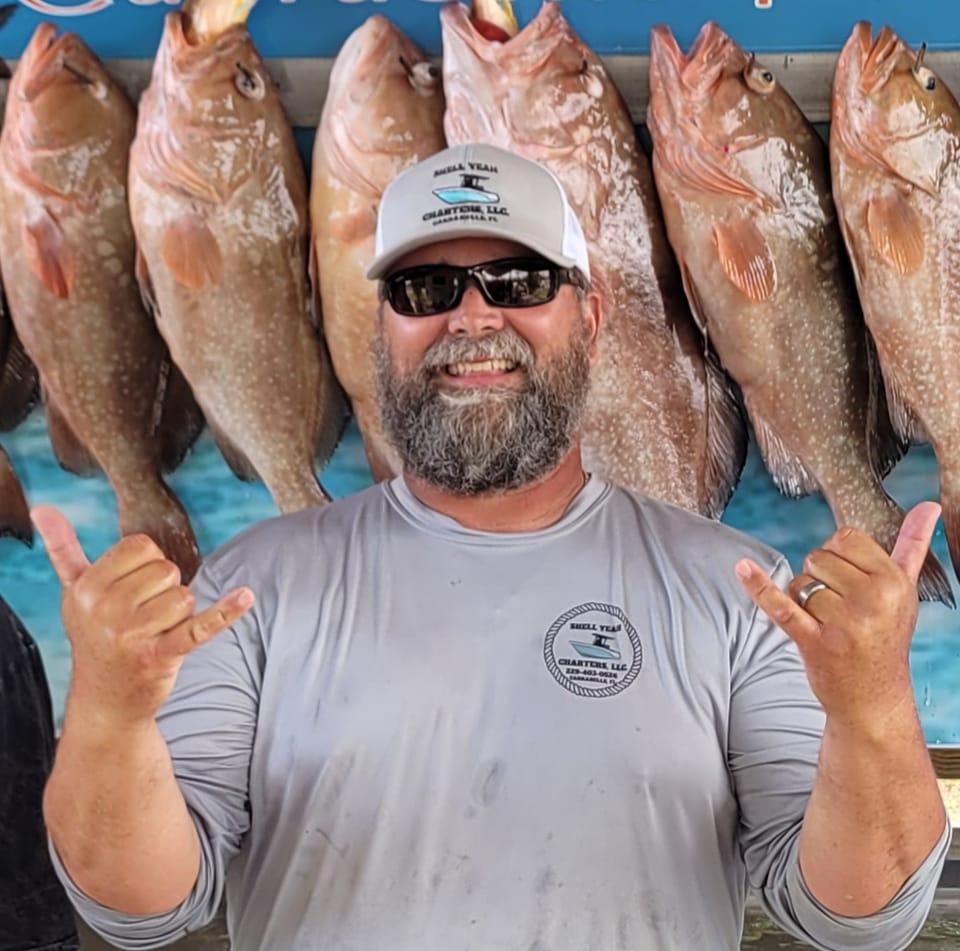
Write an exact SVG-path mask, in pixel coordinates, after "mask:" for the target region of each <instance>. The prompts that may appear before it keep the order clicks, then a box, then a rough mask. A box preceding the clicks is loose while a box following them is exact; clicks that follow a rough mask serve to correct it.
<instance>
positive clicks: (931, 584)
mask: <svg viewBox="0 0 960 951" xmlns="http://www.w3.org/2000/svg"><path fill="white" fill-rule="evenodd" d="M957 527H958V529H960V521H958V524H957ZM954 565H956V556H954ZM917 592H918V593H919V595H920V600H921V601H939V602H940V603H941V604H946V605H947V606H948V607H951V608H955V607H956V606H957V602H956V599H955V598H954V596H953V590H952V588H951V587H950V579H949V578H948V577H947V573H946V572H945V571H944V570H943V565H941V564H940V559H939V558H937V556H936V555H935V554H934V553H933V552H932V551H931V552H928V553H927V559H926V561H925V562H924V563H923V568H922V570H921V571H920V580H919V581H918V582H917Z"/></svg>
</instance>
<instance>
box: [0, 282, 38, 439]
mask: <svg viewBox="0 0 960 951" xmlns="http://www.w3.org/2000/svg"><path fill="white" fill-rule="evenodd" d="M0 306H2V307H3V308H4V313H3V316H2V317H0V319H3V320H9V317H7V316H6V301H5V300H3V301H2V302H0ZM38 402H40V382H39V378H38V376H37V368H36V367H35V366H34V364H33V361H32V360H31V359H30V357H28V356H27V352H26V350H24V349H23V343H22V342H21V340H20V337H19V336H18V335H17V331H16V329H15V328H14V326H13V324H12V323H11V324H10V327H9V336H8V338H7V352H6V354H4V357H3V365H2V366H0V431H3V432H9V431H10V430H11V429H16V427H17V426H19V425H20V423H22V422H23V421H24V420H25V419H26V418H27V416H28V415H29V414H30V411H31V410H32V409H33V408H34V407H35V406H36V405H37V403H38Z"/></svg>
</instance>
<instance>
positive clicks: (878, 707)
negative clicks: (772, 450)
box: [35, 145, 949, 951]
mask: <svg viewBox="0 0 960 951" xmlns="http://www.w3.org/2000/svg"><path fill="white" fill-rule="evenodd" d="M370 276H371V277H373V278H376V279H378V280H379V281H380V289H381V298H382V302H383V303H382V306H381V308H380V315H379V340H378V343H377V358H378V359H377V365H378V374H379V384H380V392H381V397H382V399H381V402H382V407H381V408H382V413H383V419H384V423H385V427H386V430H387V432H388V433H389V435H390V437H391V438H392V440H393V441H394V443H395V444H396V446H397V449H398V450H399V452H400V455H401V457H402V459H403V462H404V474H403V476H402V477H399V478H397V479H394V480H393V481H390V482H386V483H383V484H381V485H377V486H375V487H373V488H371V489H368V490H367V491H365V492H361V493H359V494H357V495H355V496H353V497H351V498H347V499H344V500H342V501H338V502H335V503H333V504H332V505H330V506H328V507H326V508H323V509H316V510H311V511H305V512H300V513H298V514H295V515H288V516H285V517H282V518H278V519H275V520H271V521H268V522H266V523H263V524H260V525H257V526H255V527H253V528H252V529H250V530H248V531H247V532H245V533H244V534H242V535H241V536H239V537H238V538H236V539H235V540H233V541H231V542H230V543H228V544H227V545H225V546H224V547H223V548H221V549H220V550H219V551H218V552H216V553H215V554H214V555H213V556H212V557H210V558H209V559H207V561H206V562H205V563H204V566H203V568H202V569H201V571H200V573H199V575H198V576H197V578H196V580H195V581H194V583H193V586H192V591H190V590H187V589H186V588H184V587H183V586H181V585H180V579H179V576H178V574H177V571H176V568H175V566H173V565H172V564H171V563H170V562H168V561H166V560H165V559H164V558H163V555H162V554H161V553H160V551H159V549H158V548H157V547H156V546H155V545H154V544H153V543H152V542H151V541H150V540H149V539H146V538H144V537H143V536H133V537H130V538H126V539H124V540H122V541H121V542H120V543H119V544H118V545H117V546H116V547H115V548H113V549H112V550H111V551H110V552H108V553H107V554H105V555H104V556H103V557H102V558H101V559H100V560H99V561H98V562H96V563H95V564H93V565H90V564H88V562H87V560H86V558H85V557H84V555H83V553H82V551H81V550H80V547H79V545H78V543H77V540H76V536H75V535H74V534H73V531H72V529H71V528H70V526H69V524H68V523H67V522H66V521H65V520H64V519H63V518H62V516H59V515H58V514H57V513H56V512H54V511H52V510H50V509H41V510H37V511H36V512H35V521H36V523H37V527H38V529H39V530H40V532H41V533H42V535H43V537H44V539H45V542H46V545H47V548H48V551H49V554H50V557H51V559H52V561H53V563H54V566H55V567H56V569H57V572H58V574H59V576H60V578H61V579H62V582H63V585H64V589H65V600H64V616H65V625H66V628H67V631H68V633H69V636H70V638H71V641H72V644H73V650H74V673H73V681H72V685H71V689H70V697H69V702H68V706H67V713H66V721H65V726H64V732H63V738H62V740H61V743H60V748H59V750H58V753H57V759H56V765H55V768H54V771H53V775H52V777H51V779H50V782H49V784H48V787H47V791H46V798H45V807H46V818H47V822H48V827H49V831H50V834H51V840H52V846H53V848H52V853H53V855H54V858H55V861H56V862H57V867H58V869H59V871H60V874H61V876H62V878H63V881H64V883H65V884H66V885H67V887H68V889H69V890H70V894H71V896H72V898H73V900H74V902H75V903H76V905H77V907H78V909H79V910H80V912H81V913H82V914H83V916H84V917H85V918H86V919H87V920H88V921H89V922H90V924H91V925H93V926H94V928H96V929H97V930H98V931H99V932H100V933H101V934H102V935H104V936H105V937H106V938H108V939H109V940H110V941H112V942H113V943H114V944H116V945H118V946H120V947H123V948H147V947H155V946H159V945H162V944H164V943H166V942H169V941H171V940H173V939H175V938H177V937H178V936H180V935H182V934H183V933H184V932H186V931H190V930H193V929H195V928H198V927H200V926H201V925H203V924H204V923H205V922H206V921H208V920H209V919H210V918H211V917H212V915H213V914H214V912H215V911H216V909H217V907H218V905H219V903H220V901H221V897H222V896H223V894H224V892H226V897H227V912H228V926H229V930H230V934H231V938H232V943H233V947H234V948H235V949H238V951H259V949H284V951H287V949H302V948H309V949H323V951H334V949H337V951H346V949H357V951H466V949H476V951H508V949H509V951H585V949H587V948H600V949H605V951H606V949H611V951H612V949H614V948H630V949H635V951H654V949H671V951H673V949H675V951H694V949H697V951H699V949H710V951H732V949H734V948H736V947H738V944H739V939H740V933H741V930H742V923H743V909H744V900H745V895H746V892H747V888H748V884H749V885H752V886H754V887H755V888H756V889H757V890H758V891H759V893H760V895H761V897H762V899H763V901H764V903H765V904H766V907H767V908H768V909H769V911H770V913H771V914H772V915H773V916H774V918H775V919H776V920H777V921H778V922H780V924H782V925H783V926H784V927H785V928H786V929H787V930H789V931H791V932H793V933H794V934H797V935H800V936H801V937H803V938H805V939H806V940H807V941H808V942H809V943H810V944H811V945H813V946H815V947H819V948H830V949H854V948H866V947H869V948H871V949H874V951H882V949H894V948H901V947H904V946H905V945H906V944H907V943H908V942H909V941H910V940H911V939H912V937H913V936H914V935H915V934H916V933H917V931H918V930H919V929H920V927H921V925H922V923H923V920H924V917H925V915H926V913H927V910H928V908H929V904H930V901H931V898H932V895H933V891H934V888H935V885H936V882H937V878H938V874H939V871H940V868H941V866H942V863H943V861H944V858H945V853H946V849H947V844H948V837H949V826H948V824H947V821H946V816H945V812H944V809H943V804H942V802H941V798H940V794H939V790H938V787H937V783H936V779H935V777H934V774H933V770H932V768H931V765H930V760H929V757H928V755H927V750H926V747H925V744H924V740H923V735H922V732H921V729H920V724H919V720H918V717H917V710H916V706H915V703H914V698H913V693H912V688H911V681H910V676H909V666H908V646H909V642H910V637H911V635H912V632H913V628H914V625H915V621H916V614H917V590H916V580H917V576H918V573H919V570H920V566H921V565H922V563H923V560H924V555H925V553H926V550H927V548H928V547H929V542H930V537H931V534H932V531H933V526H934V523H935V521H936V519H937V515H938V508H937V506H935V505H932V504H924V505H922V506H919V507H918V508H917V509H915V510H914V511H913V512H912V513H910V515H909V516H908V517H907V520H906V522H905V523H904V528H903V531H902V532H901V535H900V539H899V540H898V542H897V545H896V548H895V549H894V551H893V553H892V555H888V554H887V553H886V552H884V551H883V550H882V549H880V548H879V547H878V546H877V545H876V544H875V543H874V542H873V541H872V540H871V539H870V538H868V537H867V536H865V535H863V534H862V533H860V532H857V531H853V530H850V529H846V528H842V529H840V530H839V531H838V532H837V533H836V534H835V535H834V536H833V537H832V538H830V539H828V540H827V541H826V542H825V543H824V545H823V547H822V548H821V549H818V550H817V551H815V552H813V553H811V555H810V557H809V558H808V559H807V562H806V564H805V565H804V573H803V574H801V575H799V576H798V577H797V578H796V579H793V580H791V578H790V573H789V569H788V567H787V565H786V562H785V561H784V559H783V558H782V557H780V556H779V555H777V554H776V553H775V552H772V551H770V550H768V549H766V548H764V547H763V546H761V545H759V544H758V543H756V542H755V541H753V540H751V539H749V538H747V537H746V536H743V535H741V534H739V533H737V532H734V531H732V530H730V529H728V528H726V527H724V526H722V525H719V524H716V523H714V522H711V521H708V520H706V519H703V518H700V517H698V516H696V515H692V514H690V513H687V512H684V511H681V510H679V509H675V508H672V507H670V506H667V505H664V504H661V503H658V502H655V501H652V500H650V499H645V498H638V497H636V496H633V495H631V494H629V493H627V492H625V491H623V490H621V489H618V488H615V487H613V486H611V485H606V484H604V483H602V482H601V481H600V480H599V479H597V478H591V477H590V476H589V475H588V474H587V473H585V472H584V471H583V467H582V465H581V458H580V450H579V441H578V430H579V421H580V418H581V413H582V409H583V405H584V400H585V397H586V393H587V388H588V382H589V372H590V365H591V362H592V361H593V359H594V356H595V353H596V347H597V339H598V335H599V334H600V333H601V313H602V303H601V299H600V296H599V294H598V293H597V291H596V289H594V288H593V287H592V285H591V281H590V264H589V260H588V256H587V250H586V244H585V241H584V237H583V234H582V232H581V229H580V226H579V224H578V223H577V220H576V217H575V215H574V214H573V213H572V211H571V209H570V206H569V204H568V202H567V200H566V198H565V196H564V194H563V189H562V188H561V186H560V184H559V183H558V181H557V180H556V179H555V178H554V177H553V176H552V175H551V174H550V173H549V172H548V171H547V170H546V169H544V168H543V167H541V166H539V165H537V164H535V163H532V162H529V161H527V160H525V159H522V158H519V157H517V156H515V155H512V154H510V153H508V152H504V151H501V150H499V149H495V148H491V147H486V146H480V145H468V146H463V147H459V148H455V149H449V150H447V151H446V152H443V153H441V154H440V155H436V156H434V157H433V158H431V159H429V160H427V161H425V162H423V163H421V164H419V165H417V166H414V167H413V168H411V169H408V170H407V171H406V172H404V173H403V174H402V175H400V176H399V178H398V179H397V180H396V181H395V182H394V183H393V184H392V185H391V186H390V188H389V189H388V190H387V192H386V193H385V195H384V197H383V201H382V204H381V208H380V212H379V223H378V229H377V247H376V259H375V260H374V261H373V263H372V266H371V268H370ZM640 411H642V408H641V407H638V412H640ZM738 578H739V580H738ZM784 589H786V590H784ZM254 596H255V603H254ZM771 619H772V620H771ZM818 756H819V762H818Z"/></svg>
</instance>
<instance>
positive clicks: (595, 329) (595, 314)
mask: <svg viewBox="0 0 960 951" xmlns="http://www.w3.org/2000/svg"><path fill="white" fill-rule="evenodd" d="M605 307H606V298H605V297H604V294H603V291H602V289H601V288H600V287H599V286H598V285H597V284H594V285H593V286H592V287H591V288H590V290H589V291H587V292H586V294H585V295H584V298H583V306H582V308H581V311H582V313H583V320H584V323H585V325H586V331H587V339H588V341H589V353H590V362H591V363H595V362H596V360H597V351H598V347H599V341H600V333H601V331H602V330H603V315H604V308H605Z"/></svg>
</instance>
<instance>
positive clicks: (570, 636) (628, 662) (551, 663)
mask: <svg viewBox="0 0 960 951" xmlns="http://www.w3.org/2000/svg"><path fill="white" fill-rule="evenodd" d="M543 659H544V660H545V661H546V664H547V670H549V671H550V673H551V674H553V677H554V679H555V680H556V681H557V683H558V684H560V686H561V687H564V688H565V689H567V690H569V691H570V693H573V694H576V695H577V696H578V697H613V696H616V695H617V694H618V693H622V692H623V691H624V690H626V689H627V687H629V686H630V684H632V683H633V682H634V680H636V679H637V674H639V673H640V667H641V666H642V665H643V648H642V647H641V645H640V636H639V635H638V634H637V631H636V628H635V627H634V626H633V625H632V624H631V623H630V619H629V618H628V617H627V616H626V614H624V613H623V611H621V610H620V608H618V607H616V606H615V605H612V604H601V603H600V602H598V601H589V602H587V603H586V604H580V605H578V606H577V607H575V608H571V609H570V610H569V611H565V612H564V613H563V614H561V615H560V617H558V618H557V619H556V620H555V621H554V622H553V624H551V625H550V630H548V631H547V637H546V640H545V641H544V644H543Z"/></svg>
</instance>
